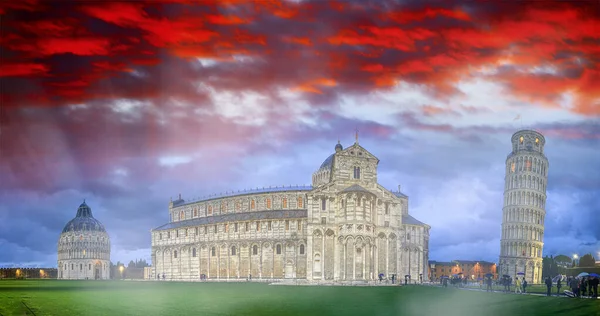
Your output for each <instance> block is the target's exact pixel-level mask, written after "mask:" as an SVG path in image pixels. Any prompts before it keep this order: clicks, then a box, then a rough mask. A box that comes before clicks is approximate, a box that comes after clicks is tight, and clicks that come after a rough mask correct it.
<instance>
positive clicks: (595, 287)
mask: <svg viewBox="0 0 600 316" xmlns="http://www.w3.org/2000/svg"><path fill="white" fill-rule="evenodd" d="M599 283H600V279H599V278H598V277H594V279H592V285H591V286H592V289H593V290H594V298H598V284H599Z"/></svg>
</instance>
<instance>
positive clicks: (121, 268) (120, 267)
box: [119, 266, 125, 279]
mask: <svg viewBox="0 0 600 316" xmlns="http://www.w3.org/2000/svg"><path fill="white" fill-rule="evenodd" d="M124 269H125V268H124V267H123V266H119V271H120V272H121V279H122V278H123V270H124Z"/></svg>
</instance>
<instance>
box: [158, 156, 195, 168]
mask: <svg viewBox="0 0 600 316" xmlns="http://www.w3.org/2000/svg"><path fill="white" fill-rule="evenodd" d="M192 159H193V158H192V157H190V156H166V157H160V158H158V163H159V164H160V165H161V166H166V167H174V166H177V165H180V164H186V163H189V162H190V161H192Z"/></svg>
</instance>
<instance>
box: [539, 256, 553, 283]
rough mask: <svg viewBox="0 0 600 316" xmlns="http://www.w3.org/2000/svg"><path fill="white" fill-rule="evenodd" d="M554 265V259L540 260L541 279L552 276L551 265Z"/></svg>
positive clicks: (545, 258)
mask: <svg viewBox="0 0 600 316" xmlns="http://www.w3.org/2000/svg"><path fill="white" fill-rule="evenodd" d="M553 264H554V259H553V258H552V257H548V256H545V257H544V258H543V259H542V278H546V277H548V276H551V275H552V271H551V270H552V265H553Z"/></svg>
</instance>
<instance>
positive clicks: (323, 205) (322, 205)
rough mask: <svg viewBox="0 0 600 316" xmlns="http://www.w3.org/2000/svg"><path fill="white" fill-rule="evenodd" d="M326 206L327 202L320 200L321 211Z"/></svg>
mask: <svg viewBox="0 0 600 316" xmlns="http://www.w3.org/2000/svg"><path fill="white" fill-rule="evenodd" d="M326 206H327V200H326V199H324V198H323V199H321V210H322V211H324V210H325V208H326Z"/></svg>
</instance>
